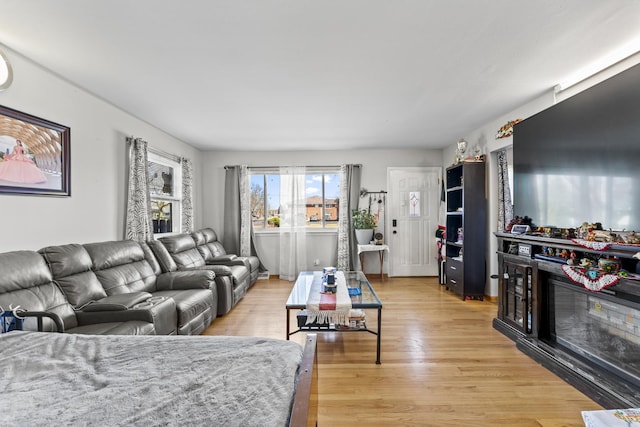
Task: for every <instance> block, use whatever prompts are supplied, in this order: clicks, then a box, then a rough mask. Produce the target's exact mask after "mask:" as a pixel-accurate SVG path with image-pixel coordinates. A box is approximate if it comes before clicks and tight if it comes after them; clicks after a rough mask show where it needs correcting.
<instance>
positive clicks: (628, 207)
mask: <svg viewBox="0 0 640 427" xmlns="http://www.w3.org/2000/svg"><path fill="white" fill-rule="evenodd" d="M513 170H514V188H513V194H514V200H513V203H514V213H515V215H519V216H522V217H524V216H528V217H530V218H531V219H532V221H533V223H534V224H535V225H536V226H539V227H540V226H541V227H547V226H548V227H559V228H571V227H579V226H580V225H581V224H582V223H583V222H589V223H595V222H599V223H601V224H602V226H603V228H604V229H607V230H608V229H612V230H616V231H621V230H627V231H631V230H635V231H640V65H636V66H634V67H632V68H630V69H628V70H626V71H624V72H622V73H620V74H617V75H615V76H613V77H611V78H609V79H607V80H605V81H603V82H601V83H599V84H598V85H596V86H593V87H591V88H590V89H587V90H586V91H584V92H581V93H579V94H577V95H575V96H573V97H571V98H568V99H566V100H564V101H562V102H559V103H558V104H555V105H554V106H552V107H550V108H548V109H546V110H544V111H541V112H540V113H538V114H535V115H534V116H531V117H529V118H527V119H526V120H523V121H522V122H520V123H518V124H516V125H515V126H514V133H513Z"/></svg>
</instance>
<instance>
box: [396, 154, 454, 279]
mask: <svg viewBox="0 0 640 427" xmlns="http://www.w3.org/2000/svg"><path fill="white" fill-rule="evenodd" d="M441 177H442V169H441V168H438V167H408V168H388V169H387V188H388V189H389V194H388V196H389V197H388V199H389V202H388V208H387V209H388V215H387V227H386V232H387V236H385V237H386V238H385V240H386V241H387V243H388V245H389V262H388V264H389V276H437V275H438V261H437V247H436V239H435V232H436V229H437V227H438V208H439V203H440V192H441V187H440V185H441V184H440V182H441V181H440V180H441V179H442V178H441Z"/></svg>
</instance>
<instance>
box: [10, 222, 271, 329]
mask: <svg viewBox="0 0 640 427" xmlns="http://www.w3.org/2000/svg"><path fill="white" fill-rule="evenodd" d="M209 230H210V229H209ZM198 233H201V232H196V233H194V235H196V234H198ZM214 234H215V233H214ZM189 241H190V242H191V243H189ZM195 242H196V240H195V238H194V237H192V235H190V234H181V235H174V236H170V237H165V238H162V239H160V240H159V241H153V242H150V243H149V244H146V243H138V242H133V241H128V240H126V241H125V240H123V241H112V242H99V243H88V244H83V245H81V244H67V245H59V246H48V247H45V248H42V249H40V250H39V251H37V252H36V251H14V252H6V253H1V254H0V307H2V308H3V309H5V310H7V309H9V308H10V307H13V308H15V307H17V306H20V308H21V309H22V310H25V315H26V316H27V318H29V317H35V318H38V322H39V328H40V329H41V330H44V331H56V330H57V331H64V332H71V333H82V334H119V335H124V334H132V335H143V334H157V335H173V334H179V335H195V334H200V333H201V332H202V331H204V330H205V329H206V328H207V327H208V326H209V325H210V324H211V322H212V321H213V320H214V319H215V318H216V316H219V315H223V314H225V313H227V312H228V311H229V310H231V308H232V307H233V306H234V305H235V304H237V303H238V301H239V300H240V298H241V297H242V296H244V293H245V292H246V290H247V289H248V288H249V287H250V286H251V285H252V284H253V283H255V280H254V281H251V271H250V269H249V268H250V266H251V264H248V265H249V268H247V266H246V265H245V264H244V263H243V264H242V265H228V266H227V265H207V264H206V263H205V262H204V261H202V263H201V262H200V261H199V258H198V257H200V259H203V260H204V258H202V257H201V256H200V255H199V252H198V249H197V246H196V243H195ZM152 248H153V250H152ZM186 248H189V250H195V252H189V254H190V256H194V262H193V263H191V264H187V263H184V262H183V260H185V259H186V255H180V254H182V253H183V252H185V251H186V250H187V249H186ZM158 254H159V255H158ZM196 254H198V257H196V256H195V255H196ZM228 258H230V259H235V258H241V257H235V256H228ZM176 260H180V263H178V262H177V261H176ZM230 261H231V260H230ZM235 262H236V263H237V262H238V260H236V261H235ZM246 262H247V263H249V262H248V261H246ZM253 262H254V264H255V260H254V261H253ZM257 265H259V262H258V263H257ZM236 288H237V289H236ZM220 292H222V295H220ZM220 309H222V310H220ZM34 321H35V320H34Z"/></svg>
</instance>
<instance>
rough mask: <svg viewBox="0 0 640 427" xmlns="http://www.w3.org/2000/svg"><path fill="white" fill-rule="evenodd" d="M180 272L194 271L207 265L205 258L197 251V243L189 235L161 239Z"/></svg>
mask: <svg viewBox="0 0 640 427" xmlns="http://www.w3.org/2000/svg"><path fill="white" fill-rule="evenodd" d="M158 240H159V241H160V242H162V244H163V245H164V246H165V248H166V249H167V251H168V252H169V254H170V255H171V258H173V261H174V262H175V264H176V266H177V267H178V270H192V269H196V268H199V267H204V266H205V265H206V263H205V260H204V258H203V257H202V256H201V255H200V252H198V249H196V242H195V241H194V240H193V238H192V237H191V235H189V234H178V235H175V236H167V237H161V238H160V239H158Z"/></svg>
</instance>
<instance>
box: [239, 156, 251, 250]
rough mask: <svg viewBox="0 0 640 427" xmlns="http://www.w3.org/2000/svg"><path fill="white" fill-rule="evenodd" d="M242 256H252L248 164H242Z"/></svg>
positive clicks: (240, 175)
mask: <svg viewBox="0 0 640 427" xmlns="http://www.w3.org/2000/svg"><path fill="white" fill-rule="evenodd" d="M239 172H240V173H239V174H238V181H239V183H238V184H239V188H240V254H239V255H240V256H251V182H250V178H249V171H248V169H247V165H242V166H240V171H239Z"/></svg>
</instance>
